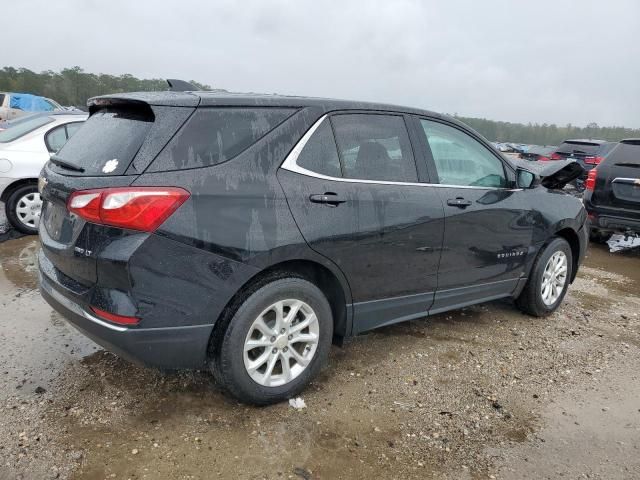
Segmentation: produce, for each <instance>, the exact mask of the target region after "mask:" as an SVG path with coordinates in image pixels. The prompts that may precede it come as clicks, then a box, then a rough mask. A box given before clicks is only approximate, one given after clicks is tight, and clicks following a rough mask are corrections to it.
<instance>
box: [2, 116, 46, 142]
mask: <svg viewBox="0 0 640 480" xmlns="http://www.w3.org/2000/svg"><path fill="white" fill-rule="evenodd" d="M51 122H53V118H51V117H40V116H38V117H36V118H32V119H30V120H28V121H26V122H20V123H18V124H16V125H13V126H11V127H10V128H7V129H6V130H3V131H2V132H0V143H8V142H13V141H14V140H17V139H18V138H20V137H22V136H24V135H26V134H27V133H30V132H33V131H34V130H37V129H38V128H40V127H43V126H45V125H46V124H47V123H51Z"/></svg>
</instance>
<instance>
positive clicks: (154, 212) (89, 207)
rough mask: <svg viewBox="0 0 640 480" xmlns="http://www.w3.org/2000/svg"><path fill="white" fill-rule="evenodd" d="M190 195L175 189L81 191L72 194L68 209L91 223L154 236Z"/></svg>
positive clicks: (148, 188)
mask: <svg viewBox="0 0 640 480" xmlns="http://www.w3.org/2000/svg"><path fill="white" fill-rule="evenodd" d="M189 195H190V194H189V192H187V191H186V190H183V189H182V188H175V187H124V188H101V189H96V190H81V191H78V192H74V193H73V194H71V196H70V197H69V202H68V204H67V208H68V209H69V211H70V212H73V213H75V214H76V215H78V216H79V217H81V218H83V219H85V220H87V221H88V222H92V223H98V224H101V225H111V226H113V227H121V228H127V229H131V230H141V231H143V232H153V231H155V230H156V229H157V228H158V227H159V226H160V225H162V223H163V222H164V221H165V220H166V219H167V218H169V217H170V216H171V214H172V213H173V212H175V211H176V210H177V209H178V207H179V206H180V205H182V204H183V203H184V202H185V201H186V200H187V199H188V198H189Z"/></svg>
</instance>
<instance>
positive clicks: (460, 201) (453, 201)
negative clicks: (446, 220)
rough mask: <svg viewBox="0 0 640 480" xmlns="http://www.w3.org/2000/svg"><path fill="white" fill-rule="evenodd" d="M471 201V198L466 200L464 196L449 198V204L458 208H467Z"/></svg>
mask: <svg viewBox="0 0 640 480" xmlns="http://www.w3.org/2000/svg"><path fill="white" fill-rule="evenodd" d="M471 203H472V202H471V200H465V199H464V198H462V197H457V198H450V199H449V200H447V205H449V206H451V207H458V208H467V207H468V206H469V205H471Z"/></svg>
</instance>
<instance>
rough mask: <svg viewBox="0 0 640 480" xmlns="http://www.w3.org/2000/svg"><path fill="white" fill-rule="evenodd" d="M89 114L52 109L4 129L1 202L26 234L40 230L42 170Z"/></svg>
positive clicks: (0, 144) (0, 147)
mask: <svg viewBox="0 0 640 480" xmlns="http://www.w3.org/2000/svg"><path fill="white" fill-rule="evenodd" d="M87 116H88V115H87V114H86V113H74V112H64V111H63V112H52V113H51V114H49V115H36V116H34V117H33V118H31V119H29V120H26V121H23V122H20V123H18V124H16V125H15V126H12V127H11V128H8V129H7V130H3V131H1V132H0V201H3V202H4V203H5V212H6V215H7V219H8V220H9V222H10V223H11V225H12V226H13V227H15V228H16V229H17V230H19V231H21V232H23V233H29V234H35V233H37V232H38V223H39V221H40V209H41V207H42V202H41V200H40V195H39V194H38V176H39V175H40V170H42V167H43V166H44V164H45V163H47V161H48V160H49V158H50V157H51V155H52V154H53V153H56V152H57V151H58V150H60V149H61V148H62V146H63V145H64V144H65V143H66V142H67V140H68V139H69V138H70V137H71V136H72V135H73V134H74V133H75V132H76V131H77V130H78V129H79V128H80V126H81V125H82V123H83V122H84V121H85V120H86V119H87Z"/></svg>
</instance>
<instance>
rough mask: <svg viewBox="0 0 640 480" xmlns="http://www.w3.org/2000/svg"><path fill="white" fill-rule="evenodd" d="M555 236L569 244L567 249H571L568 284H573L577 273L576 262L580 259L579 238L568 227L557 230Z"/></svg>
mask: <svg viewBox="0 0 640 480" xmlns="http://www.w3.org/2000/svg"><path fill="white" fill-rule="evenodd" d="M555 236H556V237H560V238H563V239H564V240H566V241H567V243H568V244H569V247H571V278H570V279H569V282H570V283H573V281H574V280H575V278H576V275H577V273H578V262H579V259H580V237H578V234H577V233H576V231H575V230H573V229H572V228H568V227H567V228H563V229H561V230H558V231H557V232H556V233H555Z"/></svg>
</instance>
